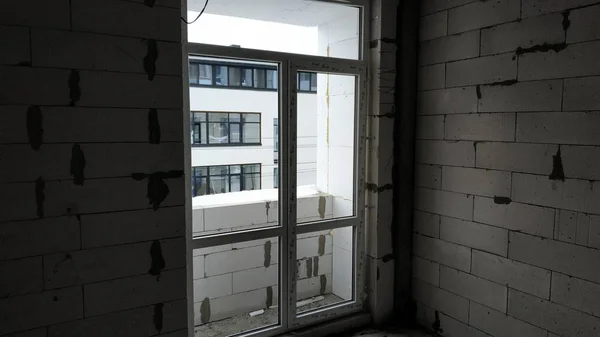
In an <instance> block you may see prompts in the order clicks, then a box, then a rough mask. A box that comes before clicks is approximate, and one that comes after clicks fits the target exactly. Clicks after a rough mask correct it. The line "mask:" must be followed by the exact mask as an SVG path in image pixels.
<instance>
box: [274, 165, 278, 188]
mask: <svg viewBox="0 0 600 337" xmlns="http://www.w3.org/2000/svg"><path fill="white" fill-rule="evenodd" d="M273 188H279V169H278V168H277V167H276V168H274V169H273Z"/></svg>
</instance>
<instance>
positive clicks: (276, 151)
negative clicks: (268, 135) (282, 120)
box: [273, 118, 279, 164]
mask: <svg viewBox="0 0 600 337" xmlns="http://www.w3.org/2000/svg"><path fill="white" fill-rule="evenodd" d="M278 162H279V120H278V119H277V118H273V163H275V164H277V163H278Z"/></svg>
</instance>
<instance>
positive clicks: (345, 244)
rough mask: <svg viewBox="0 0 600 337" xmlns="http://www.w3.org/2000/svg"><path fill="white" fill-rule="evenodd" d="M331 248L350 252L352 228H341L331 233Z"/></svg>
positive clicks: (352, 245)
mask: <svg viewBox="0 0 600 337" xmlns="http://www.w3.org/2000/svg"><path fill="white" fill-rule="evenodd" d="M331 236H332V237H333V243H332V244H333V246H334V247H339V248H342V249H345V250H347V251H349V252H351V251H352V250H353V249H354V228H352V227H342V228H336V229H333V230H332V231H331Z"/></svg>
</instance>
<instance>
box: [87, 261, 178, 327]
mask: <svg viewBox="0 0 600 337" xmlns="http://www.w3.org/2000/svg"><path fill="white" fill-rule="evenodd" d="M186 282H187V274H186V271H185V269H176V270H169V271H166V272H162V273H161V275H160V277H157V276H153V275H143V276H135V277H128V278H122V279H116V280H111V281H105V282H98V283H92V284H88V285H84V286H83V292H84V294H85V314H86V316H94V315H101V314H107V313H110V312H115V311H119V310H126V309H132V308H136V307H141V306H146V305H151V304H156V303H164V302H169V301H173V300H178V299H183V298H185V296H186ZM77 289H80V288H77Z"/></svg>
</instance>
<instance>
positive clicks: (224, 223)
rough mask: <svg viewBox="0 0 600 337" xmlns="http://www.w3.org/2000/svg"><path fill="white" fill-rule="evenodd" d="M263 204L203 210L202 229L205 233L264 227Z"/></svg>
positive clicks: (264, 212)
mask: <svg viewBox="0 0 600 337" xmlns="http://www.w3.org/2000/svg"><path fill="white" fill-rule="evenodd" d="M269 210H270V208H269V209H267V208H266V206H265V203H264V202H261V203H251V204H242V205H234V206H224V207H210V208H205V209H204V228H205V230H207V231H212V230H219V229H223V228H232V227H241V226H256V227H260V226H266V224H267V212H268V211H269Z"/></svg>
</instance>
